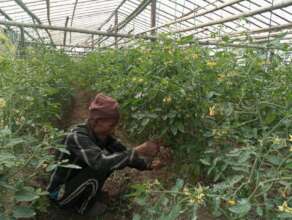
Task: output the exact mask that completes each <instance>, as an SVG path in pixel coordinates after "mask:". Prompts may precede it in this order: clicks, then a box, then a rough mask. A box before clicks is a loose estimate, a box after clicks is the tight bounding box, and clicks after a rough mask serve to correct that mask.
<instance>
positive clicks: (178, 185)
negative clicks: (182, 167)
mask: <svg viewBox="0 0 292 220" xmlns="http://www.w3.org/2000/svg"><path fill="white" fill-rule="evenodd" d="M183 185H184V181H183V180H182V179H177V180H176V183H175V186H174V187H172V189H171V191H173V192H178V191H180V190H181V189H182V187H183Z"/></svg>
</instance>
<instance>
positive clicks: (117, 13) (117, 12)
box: [114, 11, 119, 48]
mask: <svg viewBox="0 0 292 220" xmlns="http://www.w3.org/2000/svg"><path fill="white" fill-rule="evenodd" d="M118 16H119V11H116V12H115V27H114V29H115V33H118V23H119V17H118ZM115 48H118V37H117V36H115Z"/></svg>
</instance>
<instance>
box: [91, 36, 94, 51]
mask: <svg viewBox="0 0 292 220" xmlns="http://www.w3.org/2000/svg"><path fill="white" fill-rule="evenodd" d="M91 48H92V51H93V50H94V35H93V34H92V35H91Z"/></svg>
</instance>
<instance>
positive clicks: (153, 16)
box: [151, 0, 156, 35]
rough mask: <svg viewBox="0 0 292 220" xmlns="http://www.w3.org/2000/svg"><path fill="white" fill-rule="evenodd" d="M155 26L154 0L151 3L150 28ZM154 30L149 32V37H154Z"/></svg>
mask: <svg viewBox="0 0 292 220" xmlns="http://www.w3.org/2000/svg"><path fill="white" fill-rule="evenodd" d="M155 26H156V0H152V2H151V28H154V27H155ZM155 33H156V30H155V29H153V30H151V35H155Z"/></svg>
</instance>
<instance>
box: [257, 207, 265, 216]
mask: <svg viewBox="0 0 292 220" xmlns="http://www.w3.org/2000/svg"><path fill="white" fill-rule="evenodd" d="M256 212H257V214H258V215H259V216H261V217H262V216H263V215H264V211H263V209H262V208H261V207H257V209H256Z"/></svg>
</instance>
